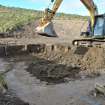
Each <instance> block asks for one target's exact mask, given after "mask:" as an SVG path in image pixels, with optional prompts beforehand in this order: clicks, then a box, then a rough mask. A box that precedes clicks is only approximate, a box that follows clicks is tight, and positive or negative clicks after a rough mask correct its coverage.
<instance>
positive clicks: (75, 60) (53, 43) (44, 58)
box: [0, 20, 105, 105]
mask: <svg viewBox="0 0 105 105" xmlns="http://www.w3.org/2000/svg"><path fill="white" fill-rule="evenodd" d="M36 26H37V22H33V23H29V24H27V25H25V26H24V27H22V28H21V29H17V30H15V31H13V32H11V33H9V34H8V35H9V36H8V37H9V38H6V37H7V36H6V37H5V38H1V39H0V44H1V45H3V46H4V47H3V48H1V50H0V53H1V52H2V53H3V54H4V56H3V57H4V59H5V60H6V61H7V62H9V63H11V62H12V63H13V69H12V70H11V72H10V74H9V77H8V75H7V77H8V79H7V80H8V81H9V83H11V84H10V87H11V88H12V86H13V88H12V89H16V90H17V91H16V92H17V94H18V93H19V95H20V97H22V98H24V99H26V100H27V98H28V99H29V100H30V101H31V98H32V101H33V100H34V97H36V98H35V99H36V103H35V102H34V101H33V102H34V104H36V105H43V103H44V105H49V104H51V103H50V101H52V100H53V102H59V103H64V101H62V99H64V100H65V103H66V98H67V100H70V102H71V103H70V104H67V105H101V104H97V103H95V101H94V102H93V101H90V100H88V99H87V98H83V96H84V94H83V93H86V95H87V94H88V93H87V90H88V89H89V87H88V86H89V85H88V86H87V83H88V84H91V88H92V89H93V87H92V85H93V83H94V79H95V78H98V76H100V77H101V74H104V73H105V48H100V47H88V48H87V47H74V46H72V45H71V43H72V40H73V39H75V38H78V37H79V35H80V30H81V29H82V30H83V31H84V30H85V29H86V27H85V26H87V22H86V21H83V20H54V28H55V30H56V33H57V35H58V37H56V38H50V37H45V36H39V35H37V34H36V33H35V27H36ZM10 36H11V37H10ZM19 46H21V47H19ZM23 47H24V48H23ZM2 49H3V51H2ZM27 55H28V56H27ZM23 67H24V68H23ZM15 72H16V73H15ZM22 73H23V74H22ZM13 75H15V76H16V77H15V76H13ZM25 76H26V77H25ZM31 76H32V78H31ZM33 77H35V78H37V79H38V80H37V81H39V82H40V84H41V83H42V82H43V81H44V82H45V87H46V88H45V87H43V86H42V87H40V88H38V89H39V90H38V89H37V88H35V87H36V86H35V87H34V86H33V85H32V84H31V82H32V80H33ZM90 77H91V78H90ZM21 78H22V79H21ZM87 78H89V79H91V80H92V83H91V80H88V79H87ZM103 78H104V76H103ZM81 79H82V80H84V82H83V81H81ZM11 80H14V81H15V82H18V83H15V82H11ZM72 80H75V82H74V81H72ZM78 80H80V81H78ZM85 80H86V82H87V83H85ZM103 80H104V79H103ZM70 81H72V84H68V85H69V88H70V92H71V93H70V96H69V94H68V93H69V92H67V91H66V89H67V90H69V88H68V87H67V86H66V85H65V84H63V85H62V84H61V85H60V84H59V86H58V88H57V87H56V86H55V87H54V88H53V87H47V85H48V86H50V85H49V84H50V83H51V84H52V83H55V84H56V85H57V84H58V83H64V82H70ZM82 82H83V83H84V84H85V85H86V87H85V85H84V86H83V85H82ZM32 83H33V82H32ZM76 83H77V84H76ZM79 83H80V84H79ZM31 85H32V86H31ZM34 85H37V84H34ZM71 85H72V86H73V88H75V89H73V88H72V86H71ZM26 86H27V87H26ZM60 86H61V87H60ZM76 86H77V87H78V88H76ZM14 87H15V88H14ZM33 87H34V88H35V90H34V89H33ZM59 87H60V89H61V90H59ZM64 87H65V88H64ZM81 87H82V89H83V90H84V91H83V92H82V89H81ZM30 88H32V91H31V89H30ZM85 88H86V89H85ZM41 89H42V90H41ZM45 89H46V90H45ZM47 89H48V90H47ZM53 89H55V90H53ZM78 89H79V90H80V91H79V94H77V95H78V96H79V98H80V99H81V100H82V101H81V100H80V99H77V95H75V93H76V92H77V91H78ZM49 90H51V92H52V94H50V91H49ZM62 90H65V93H62ZM76 90H77V91H76ZM46 91H47V92H46ZM55 91H57V92H58V93H57V94H56V93H55V94H53V92H55ZM72 91H73V93H72ZM88 91H89V90H88ZM22 92H23V93H22ZM38 92H39V93H38ZM33 93H34V95H33ZM36 93H37V95H36ZM77 93H78V92H77ZM28 94H30V95H29V96H28ZM49 94H50V95H49ZM44 95H46V96H44ZM26 96H27V97H26ZM31 96H32V97H31ZM49 96H50V97H49ZM60 96H62V97H61V98H59V97H60ZM66 96H68V97H66ZM71 96H72V98H73V97H74V98H73V100H74V101H73V102H74V103H72V100H71V98H70V97H71ZM81 96H82V98H81ZM2 97H4V96H2ZM2 97H1V98H2ZM56 97H57V98H58V99H61V101H58V100H57V99H56ZM64 97H66V98H64ZM4 99H5V98H4ZM6 99H8V98H6ZM47 99H48V100H47ZM75 99H76V101H75ZM9 100H11V99H9ZM12 100H15V99H12ZM16 100H17V99H16ZM40 100H41V102H40ZM54 100H56V101H54ZM78 100H79V101H80V104H78V102H79V101H78ZM85 101H88V103H90V104H88V103H85ZM0 102H3V101H0ZM5 102H6V101H5ZM10 102H11V101H10ZM18 102H19V101H18ZM53 102H52V104H51V105H61V104H57V103H54V104H53ZM68 102H69V101H68ZM14 103H15V102H14ZM65 103H64V105H66V104H65ZM91 103H92V104H91ZM13 105H17V104H13ZM18 105H21V104H20V103H18ZM22 105H24V104H22ZM25 105H27V104H25ZM62 105H63V104H62ZM102 105H104V104H102Z"/></svg>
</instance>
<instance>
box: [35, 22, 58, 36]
mask: <svg viewBox="0 0 105 105" xmlns="http://www.w3.org/2000/svg"><path fill="white" fill-rule="evenodd" d="M36 32H37V33H38V34H39V35H43V36H47V37H57V34H56V32H55V31H54V28H53V24H52V22H49V23H47V24H45V25H44V26H39V27H37V28H36Z"/></svg>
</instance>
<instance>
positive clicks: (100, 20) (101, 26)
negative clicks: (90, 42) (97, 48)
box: [93, 15, 105, 38]
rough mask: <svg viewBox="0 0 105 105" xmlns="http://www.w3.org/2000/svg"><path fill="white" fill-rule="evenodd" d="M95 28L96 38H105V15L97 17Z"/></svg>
mask: <svg viewBox="0 0 105 105" xmlns="http://www.w3.org/2000/svg"><path fill="white" fill-rule="evenodd" d="M95 18H96V19H95V20H96V22H95V26H94V34H93V35H94V38H104V37H105V15H97V16H95Z"/></svg>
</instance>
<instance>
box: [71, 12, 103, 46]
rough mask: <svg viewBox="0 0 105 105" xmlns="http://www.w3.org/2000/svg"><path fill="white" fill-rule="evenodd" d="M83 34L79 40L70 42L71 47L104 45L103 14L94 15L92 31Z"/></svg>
mask: <svg viewBox="0 0 105 105" xmlns="http://www.w3.org/2000/svg"><path fill="white" fill-rule="evenodd" d="M90 28H91V27H90ZM83 33H84V34H85V35H83V36H82V37H80V38H79V39H75V40H73V42H72V44H73V45H77V46H102V45H105V14H101V15H96V16H95V23H94V27H93V31H92V29H90V32H83ZM87 33H88V34H87Z"/></svg>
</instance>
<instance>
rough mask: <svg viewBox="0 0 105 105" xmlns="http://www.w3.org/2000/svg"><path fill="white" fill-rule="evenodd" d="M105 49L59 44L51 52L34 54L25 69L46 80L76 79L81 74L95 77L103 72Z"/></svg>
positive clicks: (62, 80)
mask: <svg viewBox="0 0 105 105" xmlns="http://www.w3.org/2000/svg"><path fill="white" fill-rule="evenodd" d="M104 54H105V49H104V48H97V47H92V48H91V47H90V48H86V47H77V48H76V47H75V48H72V49H69V50H65V47H64V46H59V47H57V48H56V50H54V49H53V50H52V51H51V52H49V51H48V52H44V53H42V54H39V55H38V54H36V58H35V60H34V61H33V62H31V63H30V64H29V66H28V68H27V71H28V72H30V73H31V74H33V75H34V76H36V77H37V78H38V79H40V80H43V81H47V82H54V83H55V82H64V81H65V78H70V79H76V78H81V76H82V75H84V76H86V77H90V76H91V77H96V76H99V75H100V74H101V73H103V72H104V68H105V55H104Z"/></svg>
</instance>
